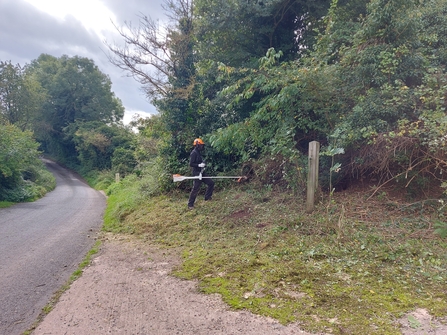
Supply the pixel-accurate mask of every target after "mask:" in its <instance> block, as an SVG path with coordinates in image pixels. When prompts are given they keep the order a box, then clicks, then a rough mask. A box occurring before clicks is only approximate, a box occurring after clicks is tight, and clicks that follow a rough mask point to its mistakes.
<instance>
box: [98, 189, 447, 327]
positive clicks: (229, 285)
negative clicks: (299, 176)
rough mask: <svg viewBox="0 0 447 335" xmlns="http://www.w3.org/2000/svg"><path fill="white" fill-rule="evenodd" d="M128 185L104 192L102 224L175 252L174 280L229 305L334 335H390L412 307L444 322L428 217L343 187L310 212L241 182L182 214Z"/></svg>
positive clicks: (443, 264)
mask: <svg viewBox="0 0 447 335" xmlns="http://www.w3.org/2000/svg"><path fill="white" fill-rule="evenodd" d="M133 190H134V188H133V187H131V185H128V186H125V187H120V188H119V189H116V190H114V191H113V194H112V195H111V196H110V197H109V207H110V208H109V209H108V211H109V214H107V215H108V216H107V217H108V219H107V220H108V221H107V222H106V226H105V229H107V230H112V231H129V232H132V233H134V234H138V235H141V236H144V237H145V238H146V239H147V240H148V241H150V242H151V243H156V244H161V245H164V246H166V247H181V248H182V249H183V254H182V255H183V259H184V261H183V264H182V265H181V266H180V267H179V268H178V269H177V270H176V271H175V275H176V276H179V277H181V278H185V279H197V280H198V281H199V283H200V284H199V286H200V289H201V290H202V291H203V292H205V293H218V294H220V295H221V296H222V298H223V300H224V301H225V302H226V303H227V304H228V305H229V306H231V307H232V308H234V309H247V310H250V311H252V312H254V313H257V314H260V315H266V316H271V317H273V318H276V319H278V320H279V321H280V322H282V323H284V324H286V323H289V322H293V321H300V326H301V327H303V328H304V329H306V330H308V331H313V332H331V333H333V334H344V333H348V334H371V333H374V334H386V335H389V334H399V333H400V332H399V329H398V324H397V322H396V319H397V318H399V317H400V316H401V315H403V314H405V313H407V312H409V311H411V310H413V309H414V308H415V307H420V308H426V309H427V310H428V311H429V312H430V313H431V314H432V315H434V316H445V315H447V302H446V301H445V299H444V297H445V287H446V284H447V276H446V275H445V273H446V269H447V257H445V248H446V246H447V243H445V241H443V240H442V239H440V238H439V236H437V235H435V234H434V230H433V227H431V224H427V222H433V221H434V220H435V219H436V218H438V217H439V213H437V211H436V210H432V211H430V209H429V208H428V209H427V211H424V212H423V213H422V214H421V212H420V211H417V212H414V211H411V212H408V211H401V210H400V208H402V206H400V205H399V204H398V205H396V206H392V207H390V206H387V204H386V203H384V201H383V199H375V200H374V199H371V200H370V201H363V200H362V199H365V198H366V197H367V196H365V195H364V194H358V193H355V192H351V193H347V192H345V193H334V194H333V195H332V196H331V203H330V205H329V206H326V205H325V204H322V205H320V207H318V206H317V208H316V210H315V212H314V213H313V214H312V215H309V214H306V213H305V206H304V203H305V201H304V199H300V198H295V197H291V196H290V195H287V194H283V193H275V192H274V191H272V190H271V189H265V188H264V189H250V188H249V187H248V186H245V187H239V188H233V189H231V188H229V189H226V190H221V191H219V192H216V193H215V195H214V197H213V200H214V201H213V202H204V201H200V200H199V199H198V201H197V203H196V206H195V210H194V211H188V210H187V208H186V201H187V193H181V192H175V193H171V194H170V195H164V196H155V197H151V198H144V199H140V200H138V199H133V195H132V194H130V193H129V192H133ZM387 194H388V193H387ZM128 199H133V200H132V201H129V200H128ZM121 201H124V203H121ZM124 206H128V207H126V215H121V211H122V209H123V208H124ZM113 207H115V208H113Z"/></svg>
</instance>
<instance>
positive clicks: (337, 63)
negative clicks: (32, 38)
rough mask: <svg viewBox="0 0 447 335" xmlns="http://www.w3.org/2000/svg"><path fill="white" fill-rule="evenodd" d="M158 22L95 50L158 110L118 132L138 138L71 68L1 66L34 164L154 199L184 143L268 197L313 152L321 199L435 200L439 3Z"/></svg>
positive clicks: (248, 7) (440, 147)
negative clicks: (49, 161) (331, 195)
mask: <svg viewBox="0 0 447 335" xmlns="http://www.w3.org/2000/svg"><path fill="white" fill-rule="evenodd" d="M164 8H165V9H166V13H167V16H168V17H169V19H170V20H169V23H168V24H167V25H166V26H165V27H160V26H159V25H158V24H156V23H155V22H154V20H152V19H151V18H150V17H149V16H144V15H141V17H140V21H139V22H138V24H135V23H134V24H129V25H128V26H127V27H122V28H118V29H119V32H120V33H121V36H122V38H123V41H124V42H125V46H124V47H120V46H117V45H114V44H109V45H108V48H109V50H110V60H111V62H113V63H114V64H115V65H116V66H118V67H120V68H122V69H125V70H126V71H128V73H129V74H130V75H132V76H134V78H135V79H136V80H138V81H139V82H140V83H141V85H142V88H143V89H144V91H145V92H146V94H147V98H148V100H150V101H151V102H152V103H153V104H154V105H155V106H156V107H157V110H158V112H159V114H157V115H156V116H154V117H152V118H150V119H146V120H143V119H140V120H134V122H133V123H132V124H131V127H134V128H135V127H136V128H138V130H139V132H138V134H135V133H133V132H132V131H131V128H130V127H125V126H123V124H122V121H121V120H122V116H123V112H124V109H123V106H122V104H121V102H120V101H119V99H118V98H117V97H116V96H115V95H114V94H113V92H111V89H110V88H111V83H110V79H109V78H108V77H107V76H106V75H104V74H103V73H101V72H100V71H99V70H98V68H97V67H96V65H95V64H94V63H93V62H92V61H91V60H88V59H84V58H81V57H72V58H70V57H67V56H64V57H61V58H56V57H53V56H50V55H41V56H40V57H39V58H38V59H36V60H34V61H33V62H31V64H27V65H25V66H23V67H21V66H20V65H13V64H11V63H10V62H7V61H6V62H5V61H2V63H1V68H0V71H1V72H0V76H1V85H2V86H0V106H1V109H0V111H1V123H2V124H4V125H14V126H15V127H17V128H18V129H21V130H23V131H32V132H33V134H34V137H35V139H36V140H37V141H38V143H40V149H39V150H41V151H42V152H45V153H47V154H49V155H50V156H52V157H54V158H55V159H57V160H58V161H60V162H61V163H63V164H66V165H68V166H71V167H76V168H77V169H78V170H81V171H83V172H84V174H86V173H93V172H95V171H104V170H107V171H112V172H121V173H122V174H124V175H130V174H133V175H135V176H136V177H138V178H144V177H145V176H146V175H148V174H151V178H154V180H156V183H157V185H156V186H155V187H154V190H156V191H157V192H163V191H166V190H170V189H172V188H173V187H176V186H175V185H173V183H172V180H171V178H170V176H171V175H172V174H173V173H182V174H186V173H188V172H189V168H188V164H187V161H188V157H189V152H190V150H191V147H192V140H193V139H194V138H196V137H202V138H203V139H204V141H205V142H206V143H207V150H206V161H207V170H208V172H209V173H210V174H219V173H221V174H224V173H231V172H240V171H241V170H243V169H244V168H245V170H244V171H243V172H247V171H249V172H250V173H251V174H252V175H253V176H256V178H257V179H258V180H260V181H261V183H262V184H264V185H270V186H271V187H277V188H279V189H292V190H294V191H296V190H298V189H303V186H304V181H305V175H306V168H307V156H306V154H307V149H308V143H309V142H310V141H314V140H316V141H319V142H320V143H321V145H322V152H321V159H320V163H321V168H320V180H321V186H322V189H323V190H325V191H332V190H333V189H335V190H337V188H346V187H348V186H349V185H350V184H351V183H353V182H355V181H356V180H360V179H371V178H375V179H376V180H378V182H377V185H382V184H386V183H389V182H390V181H393V182H397V184H398V185H400V186H403V187H406V188H408V189H411V187H415V188H417V189H420V188H421V187H422V188H424V187H429V186H431V185H433V182H435V184H436V185H437V186H441V187H444V186H445V184H444V175H445V174H443V170H444V169H445V167H446V149H445V148H446V145H445V144H446V140H447V138H446V137H445V133H446V131H445V130H446V128H447V118H446V113H445V107H446V101H445V93H446V64H447V49H446V47H447V39H446V36H447V34H446V31H447V16H446V13H447V3H446V2H445V1H442V0H417V1H416V0H415V1H403V0H373V1H366V2H365V1H360V0H354V1H345V0H333V1H327V0H318V1H297V0H267V1H252V2H246V1H245V2H244V1H240V0H234V1H230V2H228V1H223V0H212V1H210V0H195V1H192V0H167V1H166V2H165V4H164ZM154 171H155V172H154ZM154 173H155V174H156V176H155V177H154ZM3 175H4V176H5V173H4V172H3ZM412 185H414V186H412ZM154 192H155V191H154Z"/></svg>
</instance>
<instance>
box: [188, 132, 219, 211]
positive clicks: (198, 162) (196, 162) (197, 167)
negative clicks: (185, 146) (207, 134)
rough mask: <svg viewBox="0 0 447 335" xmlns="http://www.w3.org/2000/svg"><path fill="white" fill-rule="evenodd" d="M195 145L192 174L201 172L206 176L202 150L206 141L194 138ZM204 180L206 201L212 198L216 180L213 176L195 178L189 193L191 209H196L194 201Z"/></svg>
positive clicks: (191, 160) (191, 165) (190, 160)
mask: <svg viewBox="0 0 447 335" xmlns="http://www.w3.org/2000/svg"><path fill="white" fill-rule="evenodd" d="M193 145H194V149H193V150H192V152H191V155H190V156H189V166H190V167H191V168H192V175H193V176H199V175H200V174H202V177H204V176H205V175H206V174H205V172H204V169H205V162H204V161H203V159H202V154H201V152H202V151H203V149H204V148H205V143H204V142H203V141H202V139H200V138H196V139H195V140H194V143H193ZM202 182H204V183H205V184H206V185H207V187H206V191H205V201H208V200H211V198H212V196H213V191H214V181H213V180H212V179H211V178H203V179H201V180H200V179H194V184H193V187H192V190H191V193H190V194H189V200H188V208H189V209H194V202H195V201H196V198H197V194H199V190H200V186H201V185H202Z"/></svg>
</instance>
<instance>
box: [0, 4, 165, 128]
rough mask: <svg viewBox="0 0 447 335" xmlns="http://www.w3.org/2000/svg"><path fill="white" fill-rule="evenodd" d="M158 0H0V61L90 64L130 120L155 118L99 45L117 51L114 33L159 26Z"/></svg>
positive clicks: (132, 83)
mask: <svg viewBox="0 0 447 335" xmlns="http://www.w3.org/2000/svg"><path fill="white" fill-rule="evenodd" d="M162 3H163V0H0V61H4V62H9V61H11V62H12V63H13V64H20V65H22V66H24V65H25V64H29V63H30V62H31V61H32V60H35V59H37V58H38V57H39V55H41V54H43V53H45V54H49V55H52V56H55V57H60V56H62V55H67V56H69V57H73V56H80V57H86V58H89V59H92V60H93V61H94V62H95V64H96V65H97V66H98V68H99V69H100V71H101V72H103V73H105V74H107V75H108V76H109V77H110V79H111V81H112V91H113V92H114V93H115V95H116V96H117V97H118V98H119V99H121V101H122V103H123V105H124V108H125V110H126V112H125V115H124V123H125V124H127V123H128V122H129V121H130V120H131V119H132V116H133V115H135V114H139V115H140V116H142V117H146V116H150V114H155V113H156V112H157V111H156V109H155V107H154V106H152V105H151V104H150V102H149V101H148V100H147V99H146V97H145V95H144V93H143V92H142V91H141V85H140V84H139V83H138V82H137V81H136V80H135V79H133V78H131V77H129V76H128V73H126V72H124V71H123V70H121V69H119V68H117V67H116V66H114V65H112V64H111V63H110V62H109V60H108V57H107V55H108V54H109V50H108V48H107V46H106V44H105V41H107V42H108V43H110V44H116V45H122V43H123V40H122V37H121V36H119V35H118V32H117V31H116V28H115V27H114V25H113V24H115V25H116V26H118V27H122V26H124V24H125V23H126V22H128V23H129V22H130V23H132V26H137V25H138V21H139V18H138V16H141V15H145V16H148V17H151V18H152V19H154V20H161V21H162V20H163V19H164V18H165V15H164V14H165V12H164V10H163V8H162V6H161V4H162Z"/></svg>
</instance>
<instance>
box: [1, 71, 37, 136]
mask: <svg viewBox="0 0 447 335" xmlns="http://www.w3.org/2000/svg"><path fill="white" fill-rule="evenodd" d="M44 99H45V92H44V90H43V89H42V87H41V86H40V85H39V83H38V82H37V81H36V80H35V78H34V77H33V76H27V75H26V70H25V69H24V68H22V67H21V66H20V65H12V64H11V62H0V121H1V120H3V122H8V123H11V124H15V125H16V126H17V127H19V128H20V129H22V130H25V129H30V128H31V124H32V121H33V120H34V117H35V115H36V114H37V113H38V111H39V110H40V109H41V107H42V104H43V101H44Z"/></svg>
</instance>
